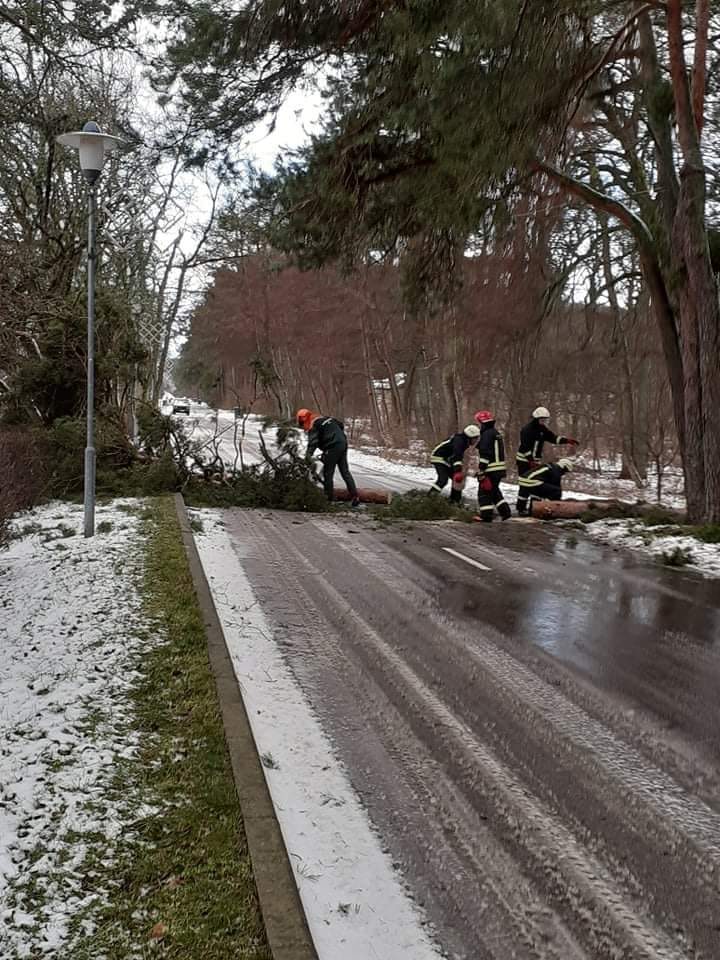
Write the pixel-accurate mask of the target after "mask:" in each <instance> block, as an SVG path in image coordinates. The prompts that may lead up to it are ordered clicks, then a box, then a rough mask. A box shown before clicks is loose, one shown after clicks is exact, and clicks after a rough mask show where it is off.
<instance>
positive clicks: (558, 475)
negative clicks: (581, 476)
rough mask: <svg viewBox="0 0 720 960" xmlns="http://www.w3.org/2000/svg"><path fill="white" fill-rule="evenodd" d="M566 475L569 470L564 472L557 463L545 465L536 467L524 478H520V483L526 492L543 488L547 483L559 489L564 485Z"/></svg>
mask: <svg viewBox="0 0 720 960" xmlns="http://www.w3.org/2000/svg"><path fill="white" fill-rule="evenodd" d="M566 473H567V470H563V468H562V467H561V466H558V464H557V463H543V464H541V465H540V466H539V467H534V468H533V469H532V470H530V471H529V472H528V473H526V474H525V475H524V476H521V477H519V478H518V483H519V484H520V487H521V488H523V489H525V490H532V489H533V488H536V487H541V486H542V485H543V484H545V483H549V484H552V486H554V487H559V486H561V485H562V479H563V477H564V476H565V474H566Z"/></svg>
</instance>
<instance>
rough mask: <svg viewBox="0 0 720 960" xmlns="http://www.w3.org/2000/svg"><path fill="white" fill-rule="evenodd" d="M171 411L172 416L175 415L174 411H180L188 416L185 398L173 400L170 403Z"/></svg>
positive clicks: (188, 406) (187, 405) (188, 410)
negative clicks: (171, 403)
mask: <svg viewBox="0 0 720 960" xmlns="http://www.w3.org/2000/svg"><path fill="white" fill-rule="evenodd" d="M172 412H173V416H175V414H176V413H182V414H184V415H185V416H186V417H189V416H190V404H189V403H188V402H187V400H175V401H174V402H173V405H172Z"/></svg>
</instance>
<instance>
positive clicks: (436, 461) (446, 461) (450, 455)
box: [430, 423, 480, 503]
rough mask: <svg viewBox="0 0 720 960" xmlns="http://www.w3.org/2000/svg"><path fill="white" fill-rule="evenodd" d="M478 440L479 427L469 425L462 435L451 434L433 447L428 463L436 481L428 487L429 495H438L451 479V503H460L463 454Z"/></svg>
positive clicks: (474, 445) (462, 481)
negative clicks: (433, 471)
mask: <svg viewBox="0 0 720 960" xmlns="http://www.w3.org/2000/svg"><path fill="white" fill-rule="evenodd" d="M479 439H480V427H478V426H476V425H475V424H474V423H471V424H468V426H467V427H465V429H464V430H463V432H462V433H456V434H453V436H452V437H448V439H447V440H443V442H442V443H439V444H438V445H437V446H436V447H435V449H434V450H433V452H432V454H431V455H430V462H431V463H432V465H433V466H434V467H435V472H436V473H437V480H436V481H435V483H434V484H433V485H432V486H431V487H430V493H439V492H440V491H441V490H442V488H443V487H444V486H445V485H446V484H447V482H448V480H450V479H452V489H451V490H450V499H451V500H452V502H453V503H461V502H462V489H463V483H464V482H465V474H464V473H463V460H464V459H465V453H466V452H467V451H468V450H469V449H470V448H472V447H476V446H477V444H478V440H479Z"/></svg>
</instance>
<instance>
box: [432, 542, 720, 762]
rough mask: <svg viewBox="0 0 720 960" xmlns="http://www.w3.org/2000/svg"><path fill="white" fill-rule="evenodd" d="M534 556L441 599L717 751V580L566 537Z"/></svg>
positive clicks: (448, 589) (457, 584) (445, 590)
mask: <svg viewBox="0 0 720 960" xmlns="http://www.w3.org/2000/svg"><path fill="white" fill-rule="evenodd" d="M501 549H502V548H501ZM507 556H509V554H507ZM488 562H489V563H490V562H492V561H488ZM527 562H528V563H532V564H533V566H534V570H533V575H532V576H529V577H528V576H524V575H523V572H522V568H521V567H520V566H519V564H516V565H515V566H512V565H511V564H507V563H506V564H505V565H504V566H501V565H499V564H498V565H497V566H496V568H495V571H494V575H490V574H488V575H487V576H483V577H482V578H478V579H477V580H476V581H475V584H474V585H473V583H472V582H470V581H469V580H468V578H467V576H465V577H458V578H457V579H453V580H452V581H449V582H446V583H445V584H444V585H443V586H442V588H441V589H439V591H438V593H437V597H436V602H437V605H438V607H439V608H440V609H441V610H444V611H445V612H446V613H447V614H448V615H450V616H454V617H456V618H460V619H462V620H464V621H465V622H473V623H475V624H478V625H480V624H483V623H486V624H489V625H491V626H492V627H494V628H495V629H497V630H499V631H501V632H502V633H503V634H504V635H505V636H506V637H507V638H508V640H509V642H510V643H511V644H513V645H515V644H527V645H534V646H537V647H540V648H541V649H543V650H545V651H546V652H547V653H548V654H550V655H552V656H553V657H557V658H558V659H559V660H562V661H564V662H566V663H567V664H569V665H571V666H572V667H574V668H576V669H578V670H580V671H581V673H583V674H585V675H587V676H588V677H589V678H591V679H592V680H593V682H595V683H598V684H599V685H600V686H602V687H604V688H606V689H608V690H613V691H615V692H617V693H620V694H621V695H624V696H627V697H628V698H630V699H632V700H633V701H634V702H635V703H636V704H639V705H640V706H642V707H644V708H647V709H649V710H651V711H652V712H653V713H655V714H656V715H658V716H659V717H660V719H661V721H662V723H663V724H664V725H666V726H667V727H676V726H678V725H679V726H683V727H685V728H686V729H688V730H691V731H694V736H695V737H696V738H697V739H700V738H701V739H702V740H703V741H708V740H714V742H715V747H714V748H713V750H717V751H720V716H718V711H717V703H718V702H720V584H718V583H717V582H715V581H708V580H703V579H702V578H700V577H698V576H696V575H693V574H688V573H687V572H685V571H683V572H682V573H678V572H677V571H673V570H664V569H662V568H659V567H657V568H653V567H651V566H648V565H646V564H642V563H640V562H638V561H637V560H635V559H634V558H633V557H632V556H628V555H625V554H620V553H618V552H616V551H613V550H612V549H611V548H607V547H604V546H602V545H597V544H590V543H586V542H575V543H573V542H571V543H570V544H568V543H566V542H564V539H561V540H559V541H556V542H555V543H554V544H553V545H552V546H551V547H550V549H546V550H543V551H542V552H541V553H540V554H538V553H535V555H534V556H533V554H532V553H530V552H528V554H527ZM498 578H500V582H498ZM468 640H469V641H470V642H472V633H469V634H468Z"/></svg>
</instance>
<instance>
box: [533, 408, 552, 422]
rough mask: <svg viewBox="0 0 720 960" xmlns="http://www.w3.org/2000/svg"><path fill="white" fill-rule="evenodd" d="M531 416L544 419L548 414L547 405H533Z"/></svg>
mask: <svg viewBox="0 0 720 960" xmlns="http://www.w3.org/2000/svg"><path fill="white" fill-rule="evenodd" d="M533 416H534V417H535V419H536V420H545V419H547V418H548V417H549V416H550V411H549V410H548V408H547V407H535V409H534V410H533Z"/></svg>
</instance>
